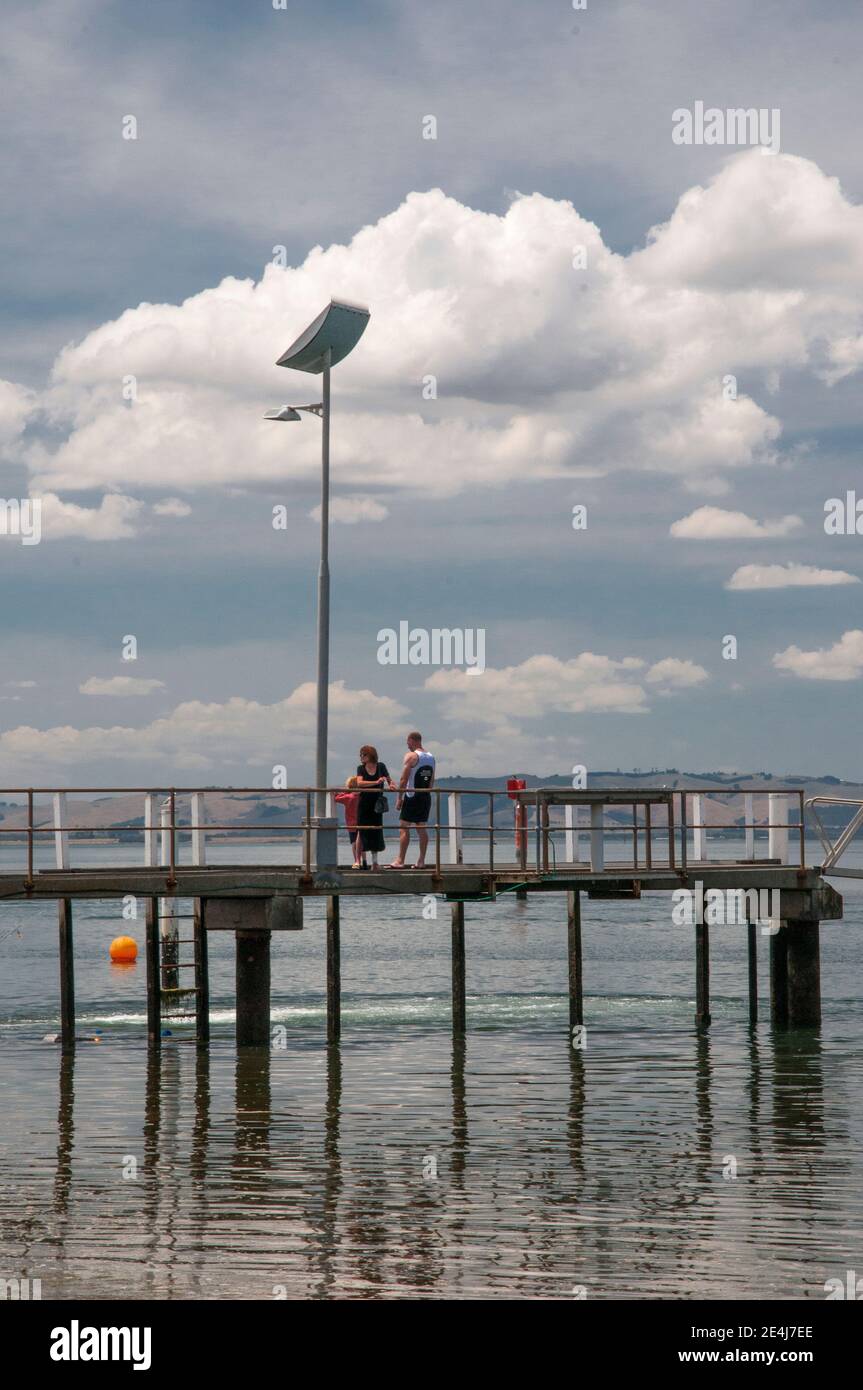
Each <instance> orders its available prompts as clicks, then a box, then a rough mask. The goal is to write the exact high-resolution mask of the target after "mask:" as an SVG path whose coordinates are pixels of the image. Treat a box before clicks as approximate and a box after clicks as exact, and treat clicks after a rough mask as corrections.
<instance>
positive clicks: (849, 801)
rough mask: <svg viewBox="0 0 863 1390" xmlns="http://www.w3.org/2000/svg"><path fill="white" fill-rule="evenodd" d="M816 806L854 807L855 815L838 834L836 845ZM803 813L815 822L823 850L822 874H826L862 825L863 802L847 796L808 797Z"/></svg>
mask: <svg viewBox="0 0 863 1390" xmlns="http://www.w3.org/2000/svg"><path fill="white" fill-rule="evenodd" d="M816 806H856V807H857V813H856V815H853V816H852V817H851V819H850V821H849V822H848V824H847V825H846V826H845V827H844V828H843V829H842V831H841V832H840V834H839V836H838V838H837V840H836V843H835V844H834V843H833V841H832V840H831V839H830V836H829V835H828V833H827V828H826V826H825V825H824V822H823V821H822V819H821V817H820V816H819V814H818V812H817V811H816V810H815V807H816ZM803 809H804V812H805V811H809V812H811V815H812V819H813V820H814V821H815V828H816V830H817V832H818V838H819V840H820V841H821V846H822V848H823V850H824V859H823V860H822V863H821V869H822V872H824V873H827V872H829V870H830V869H833V868H835V866H836V865H837V864H838V863H839V860H840V859H841V858H842V855H843V854H844V853H845V851H846V849H847V848H848V846H849V845H850V843H851V841H852V840H853V839H854V836H855V835H856V834H857V831H858V830H859V829H860V826H861V825H863V800H861V799H860V798H859V797H848V796H810V797H807V798H806V801H805V802H804V806H803Z"/></svg>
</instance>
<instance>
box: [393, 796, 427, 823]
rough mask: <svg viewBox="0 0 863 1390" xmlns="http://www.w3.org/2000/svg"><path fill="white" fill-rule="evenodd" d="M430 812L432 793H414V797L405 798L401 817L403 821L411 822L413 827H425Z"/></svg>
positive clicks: (400, 813)
mask: <svg viewBox="0 0 863 1390" xmlns="http://www.w3.org/2000/svg"><path fill="white" fill-rule="evenodd" d="M430 810H431V792H414V794H413V796H406V797H405V799H404V801H403V802H402V809H401V810H400V811H399V816H400V817H401V819H402V820H406V821H410V823H411V825H425V823H426V821H427V820H428V818H429V812H430Z"/></svg>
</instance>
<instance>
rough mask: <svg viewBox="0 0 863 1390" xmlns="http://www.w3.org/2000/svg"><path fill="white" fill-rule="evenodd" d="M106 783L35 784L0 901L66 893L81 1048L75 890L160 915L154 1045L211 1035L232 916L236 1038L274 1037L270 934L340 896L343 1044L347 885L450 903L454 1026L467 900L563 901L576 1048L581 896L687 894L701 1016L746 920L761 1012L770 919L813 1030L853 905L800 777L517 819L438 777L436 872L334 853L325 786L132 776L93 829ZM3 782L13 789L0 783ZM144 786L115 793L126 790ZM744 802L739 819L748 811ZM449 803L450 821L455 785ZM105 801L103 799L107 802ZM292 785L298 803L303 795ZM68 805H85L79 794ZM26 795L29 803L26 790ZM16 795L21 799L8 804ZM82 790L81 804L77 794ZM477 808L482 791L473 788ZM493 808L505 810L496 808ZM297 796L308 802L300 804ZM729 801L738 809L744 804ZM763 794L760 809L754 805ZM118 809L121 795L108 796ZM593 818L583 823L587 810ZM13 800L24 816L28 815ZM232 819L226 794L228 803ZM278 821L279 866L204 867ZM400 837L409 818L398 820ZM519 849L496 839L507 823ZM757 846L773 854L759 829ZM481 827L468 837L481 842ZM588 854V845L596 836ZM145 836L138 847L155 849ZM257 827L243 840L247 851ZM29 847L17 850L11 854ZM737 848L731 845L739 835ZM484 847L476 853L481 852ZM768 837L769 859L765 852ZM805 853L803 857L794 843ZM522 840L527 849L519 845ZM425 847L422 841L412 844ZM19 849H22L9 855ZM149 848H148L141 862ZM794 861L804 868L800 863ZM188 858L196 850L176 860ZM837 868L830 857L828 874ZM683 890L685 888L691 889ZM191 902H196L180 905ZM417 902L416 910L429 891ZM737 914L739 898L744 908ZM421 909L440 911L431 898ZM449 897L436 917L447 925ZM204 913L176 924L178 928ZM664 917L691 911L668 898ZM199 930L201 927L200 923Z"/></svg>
mask: <svg viewBox="0 0 863 1390" xmlns="http://www.w3.org/2000/svg"><path fill="white" fill-rule="evenodd" d="M97 790H98V791H99V794H100V800H99V802H98V803H90V804H89V806H88V805H87V804H86V803H85V810H87V811H88V814H89V811H92V806H93V804H96V805H98V807H99V810H100V813H101V812H102V811H103V810H104V807H105V802H106V801H108V802H109V803H110V801H111V797H110V796H107V797H106V796H105V793H106V792H110V791H111V790H112V789H101V788H100V789H68V790H57V789H43V790H39V791H36V790H35V789H27V790H26V791H25V792H23V793H21V792H19V793H18V794H19V795H20V796H22V797H26V801H23V802H22V803H21V806H22V809H21V812H20V814H17V813H16V812H13V813H12V814H11V815H10V814H8V813H7V815H6V817H5V819H4V820H3V822H2V823H0V839H2V837H3V836H4V835H5V836H7V837H9V838H7V840H6V841H5V844H6V848H7V850H8V849H9V847H10V846H11V847H12V848H13V855H12V856H11V857H12V858H20V860H21V861H22V862H20V863H18V864H15V863H13V864H11V865H9V864H7V865H6V866H5V867H3V868H2V869H0V906H2V902H3V901H4V900H5V901H6V902H10V901H15V900H18V901H20V900H22V899H24V900H30V901H38V900H46V899H50V900H55V901H56V902H57V903H58V919H59V946H60V1003H61V1041H62V1044H63V1047H64V1048H66V1049H69V1048H72V1047H74V1045H75V989H74V941H73V913H74V904H75V902H76V901H81V900H82V899H88V898H89V899H99V898H102V899H110V898H129V897H132V898H134V899H136V900H138V899H140V900H141V901H142V902H143V905H144V916H145V923H146V928H145V929H146V943H145V944H146V957H145V958H146V968H147V1017H148V1026H147V1037H148V1045H149V1046H150V1048H151V1049H154V1050H158V1048H159V1047H160V1046H161V1037H162V1024H163V1022H164V1021H165V1019H166V1017H174V1016H175V1015H173V1014H170V1013H169V1012H168V1011H170V1010H171V1009H172V1008H173V1009H176V1008H178V1007H185V1009H186V1012H187V1014H188V1016H190V1017H192V1016H193V1017H194V1019H195V1025H196V1038H197V1042H198V1044H199V1045H200V1046H206V1045H207V1044H208V1042H209V1037H210V1022H209V979H208V963H207V937H208V934H209V933H210V932H211V931H231V932H233V933H234V935H235V938H236V969H237V985H236V1000H237V1043H238V1045H239V1046H266V1045H268V1043H269V1041H270V948H271V939H272V937H273V935H275V934H278V933H281V932H296V931H302V930H303V925H304V923H303V916H304V914H303V904H304V902H305V900H306V899H314V898H324V899H325V901H326V959H327V1038H328V1041H330V1042H336V1041H337V1040H338V1039H339V1037H340V1033H341V1017H340V994H341V964H340V956H341V945H340V942H341V937H340V932H341V903H342V899H343V898H344V899H348V900H349V899H351V898H354V897H361V898H375V897H377V898H391V897H402V898H413V899H421V900H423V903H422V907H423V908H425V907H426V905H427V904H428V901H429V900H435V901H441V902H445V903H448V904H449V905H450V914H451V923H450V925H451V949H452V1004H453V1029H454V1031H455V1032H456V1033H461V1032H464V1030H465V1027H466V1008H465V997H466V960H465V956H466V949H465V948H466V938H465V908H466V905H467V906H472V905H475V908H476V910H477V911H482V908H483V906H484V905H486V904H488V903H490V902H494V901H496V900H497V899H499V898H501V897H502V896H504V895H508V894H514V895H515V896H516V897H518V898H520V899H525V898H527V897H528V896H529V895H532V894H536V893H543V894H544V893H563V894H565V896H566V921H567V959H568V992H569V1022H570V1030H571V1038H572V1042H573V1046H577V1045H578V1043H577V1042H576V1038H577V1037H579V1036H580V1035H581V1031H582V1029H583V1021H584V1008H583V993H584V991H583V981H584V975H583V963H582V948H581V936H582V921H581V902H582V899H583V898H585V899H587V900H596V899H599V900H602V899H615V898H619V899H633V900H637V899H638V898H640V897H641V896H642V894H644V893H651V892H652V893H671V894H673V895H674V900H675V902H679V901H680V899H681V898H683V899H685V903H686V905H687V908H688V911H689V912H690V915H689V916H687V917H685V919H684V920H685V924H686V925H690V926H691V927H692V929H693V932H694V947H695V1020H696V1024H697V1025H698V1026H699V1027H705V1026H707V1025H708V1024H709V1023H710V928H711V926H713V925H735V924H738V925H739V926H740V927H741V929H742V930H743V931H745V932H746V935H747V942H748V968H749V979H748V982H749V1019H750V1022H751V1023H754V1022H756V1021H757V1018H758V974H757V933H758V931H759V930H760V931H761V932H763V933H765V934H767V935H768V936H769V942H770V1002H771V1020H772V1022H773V1024H774V1025H775V1026H776V1027H811V1026H815V1025H817V1024H818V1023H819V1022H820V1018H821V989H820V924H821V922H822V921H836V920H838V919H839V918H841V916H842V909H843V904H842V898H841V896H840V895H839V893H837V892H836V890H835V889H834V888H833V887H832V885H831V884H829V883H828V882H827V881H826V879H825V877H824V871H823V867H822V866H821V865H818V864H812V863H806V841H805V834H804V809H805V808H804V802H803V794H802V792H801V791H800V790H799V789H798V788H793V789H792V788H776V787H773V786H771V787H769V788H762V789H757V788H752V789H751V790H747V791H746V792H745V793H740V792H739V791H734V792H728V793H726V797H727V798H729V799H728V800H726V803H725V808H724V809H725V811H726V813H727V814H726V816H725V820H724V822H722V823H720V824H717V823H716V821H715V820H714V821H713V822H710V821H709V817H708V808H707V800H708V798H710V799H712V800H713V802H714V805H713V806H712V807H711V808H710V814H711V815H714V816H715V815H716V814H717V807H716V803H717V802H718V801H719V798H720V796H721V795H722V792H721V791H718V790H717V789H716V788H710V789H705V791H704V792H692V791H690V790H686V791H675V790H669V789H667V788H645V789H643V790H639V791H633V790H632V789H629V788H627V789H619V788H613V789H603V790H591V791H576V790H570V789H568V788H557V787H551V788H542V787H538V788H533V789H532V790H530V791H524V790H519V791H516V792H515V793H514V794H513V793H510V795H509V800H510V801H514V802H515V803H516V805H515V808H514V812H513V808H510V815H513V819H514V825H513V822H512V821H510V825H509V826H504V825H503V824H502V823H501V803H502V804H503V805H504V806H505V805H507V804H508V803H507V802H506V800H505V799H504V794H502V793H501V792H499V791H489V790H487V789H485V790H474V789H467V790H461V791H458V792H452V791H447V790H446V789H444V788H435V789H434V791H433V793H432V795H433V800H434V816H433V820H432V821H431V823H430V825H429V832H430V840H429V862H428V863H427V864H426V866H424V867H423V868H422V869H416V868H413V869H409V868H405V869H387V868H379V869H369V870H359V869H352V868H350V867H348V866H347V865H345V864H339V862H338V859H339V853H338V850H339V844H338V834H339V828H338V823H337V822H336V821H335V820H334V819H333V818H331V817H328V816H324V817H320V818H319V817H315V816H313V815H312V804H313V799H314V798H315V796H316V789H315V788H286V789H284V791H282V792H279V793H274V792H272V791H271V790H270V789H253V788H251V789H250V788H244V789H231V788H225V789H219V788H206V789H194V788H184V789H180V788H172V789H170V790H169V791H167V793H165V792H163V791H159V790H153V789H137V793H135V794H140V795H142V796H143V807H142V810H143V814H142V815H141V816H140V817H137V816H135V817H134V818H133V817H128V816H127V818H126V819H124V820H120V821H117V820H116V819H115V820H114V821H113V822H112V824H111V825H104V824H100V825H98V826H95V827H94V825H93V823H92V815H89V819H88V818H87V815H84V821H85V824H82V823H81V816H82V814H83V813H82V812H81V811H80V810H79V813H78V824H77V825H76V818H75V806H74V798H75V797H82V796H84V795H85V794H94V793H95V792H96V791H97ZM2 794H3V793H2V790H0V795H2ZM132 794H133V793H129V792H123V791H121V790H116V791H115V792H114V795H115V796H116V797H120V796H126V797H127V798H128V797H129V796H130V795H132ZM262 795H263V796H265V797H267V798H268V800H269V801H273V800H276V799H277V798H278V797H279V796H281V797H283V798H287V799H288V812H287V813H286V814H288V815H289V816H290V808H291V805H292V806H293V812H294V817H295V818H294V819H293V820H291V819H290V818H289V819H288V820H287V821H286V822H284V823H280V824H278V825H276V824H273V822H272V820H269V819H268V820H267V822H266V825H265V826H263V827H262V826H261V824H260V823H258V824H255V825H250V824H248V821H246V822H241V823H237V821H236V820H234V821H233V822H232V823H230V824H225V823H223V822H222V821H218V822H214V821H213V820H212V819H211V818H208V815H207V807H206V802H207V799H208V798H209V799H210V802H211V804H212V803H213V801H214V799H215V798H217V797H218V798H221V801H220V804H221V806H222V807H223V808H224V806H225V804H226V802H225V799H226V798H228V799H229V800H230V798H234V799H235V800H236V802H237V803H238V804H239V805H240V806H241V807H242V810H243V814H244V815H246V816H248V805H249V803H250V802H253V801H254V798H256V797H257V798H260V797H261V796H262ZM735 796H736V797H737V800H738V801H739V802H740V803H741V809H742V814H741V815H739V816H738V815H737V814H736V809H735V807H736V803H733V802H732V801H731V799H730V798H733V797H735ZM444 797H445V798H446V819H444V816H443V810H444V807H443V798H444ZM471 797H473V798H481V799H482V801H483V802H484V804H485V805H486V806H487V812H486V811H485V810H484V811H483V813H482V818H481V819H480V817H479V815H477V814H471V813H467V814H465V813H464V811H463V808H464V805H465V802H466V801H467V799H469V798H471ZM103 798H104V799H103ZM291 798H293V802H292V803H291V800H290V799H291ZM795 798H796V799H797V801H798V820H797V822H796V823H794V822H793V821H792V819H791V814H790V809H789V808H790V804H791V802H792V801H793V800H794V799H795ZM70 802H71V803H72V804H70ZM13 804H14V803H13ZM6 805H7V807H8V805H9V803H8V802H7V803H6ZM80 805H81V803H80V802H79V807H80ZM473 805H474V806H476V805H477V802H476V801H474V803H473ZM496 805H497V820H495V808H496ZM298 807H299V814H297V808H298ZM729 808H730V809H729ZM759 808H760V814H759ZM109 810H110V805H109ZM581 810H584V811H585V812H586V815H587V819H586V820H584V822H583V823H582V820H581V816H580V811H581ZM16 815H17V818H16ZM223 815H224V809H223ZM815 819H816V823H817V825H818V828H819V834H820V836H821V839H822V843H824V845H825V850H826V851H827V854H826V857H825V864H829V865H831V866H832V865H835V863H836V862H837V860H838V857H839V855H840V854H841V853H842V852H844V848H845V846H846V845H847V843H849V841H850V838H851V837H852V835H853V833H854V832H855V831H856V828H857V826H858V825H863V809H860V811H859V814H858V815H856V816H854V817H853V818H852V820H851V822H850V824H849V827H848V828H847V829H846V830H845V831H843V832H842V834H841V835H840V836H839V838H838V839H837V842H836V845H835V846H834V845H832V844H831V843H830V842H829V838H828V837H826V832H825V831H824V827H823V824H822V823H821V822H820V820H819V819H818V817H817V815H816V817H815ZM262 829H263V830H265V831H266V832H267V833H268V834H271V833H272V832H274V831H278V832H282V833H283V834H284V837H285V848H284V851H282V850H280V849H279V847H278V846H276V847H275V849H274V848H273V847H272V845H271V846H269V849H268V853H267V854H266V855H263V856H262V857H263V858H273V857H276V858H281V857H284V859H285V860H286V861H291V860H299V862H284V863H275V864H274V863H264V862H261V863H255V862H251V863H249V862H245V863H234V864H231V863H218V864H215V863H208V862H207V853H208V851H207V843H208V841H209V842H210V844H215V843H216V842H218V844H219V853H220V857H225V847H226V845H228V844H230V843H232V841H231V839H230V837H231V836H232V835H235V836H238V837H240V838H242V836H243V835H244V834H248V832H249V831H252V832H253V833H254V832H258V833H260V832H261V831H262ZM386 829H387V831H388V833H390V834H392V833H393V831H394V830H395V829H396V827H394V826H392V825H390V826H387V827H386ZM729 830H732V831H734V832H735V833H740V832H742V834H743V836H744V840H745V858H742V859H733V860H732V859H729V858H727V857H726V856H725V855H724V854H722V855H721V856H720V857H714V858H711V854H710V850H711V849H712V848H714V849H715V844H714V845H712V844H711V843H710V837H711V836H714V837H718V835H719V834H723V835H724V834H726V833H728V831H729ZM109 831H113V833H114V834H115V835H117V834H121V835H122V836H123V837H124V838H123V842H122V843H123V852H122V856H120V855H118V854H116V853H115V854H113V855H112V860H113V861H116V860H117V859H118V858H119V857H122V858H123V859H128V862H124V863H117V862H112V863H111V864H110V865H106V866H86V865H81V866H75V867H73V865H72V863H71V855H72V850H73V848H74V849H77V846H78V844H79V843H80V839H81V837H82V836H90V837H92V836H93V834H94V833H100V832H109ZM513 834H514V837H515V838H514V841H513V840H509V843H508V851H509V853H508V856H507V859H506V860H505V859H503V857H502V854H501V847H502V845H503V844H505V843H506V841H507V839H508V837H509V836H510V835H513ZM45 836H50V837H53V840H54V850H55V864H54V866H53V867H44V866H42V865H41V864H40V863H39V862H38V861H39V860H40V859H41V858H44V855H43V854H41V853H40V851H39V849H38V848H37V846H41V845H42V844H43V843H44V841H43V840H42V839H41V837H45ZM616 836H623V837H624V840H623V844H624V845H625V846H626V850H627V852H626V853H625V854H623V855H622V856H621V854H620V853H615V857H614V858H613V859H611V858H608V859H607V857H606V854H607V849H608V848H609V845H611V846H612V847H614V848H615V850H617V849H619V847H620V845H621V841H620V840H619V839H615V837H616ZM759 836H761V837H763V838H762V839H761V849H762V857H758V854H757V851H758V847H759V846H758V843H757V837H759ZM471 837H473V843H471ZM583 840H585V841H586V853H585V854H584V856H583V857H582V853H581V848H582V841H583ZM136 843H137V845H138V846H140V845H143V856H141V854H140V848H136ZM248 844H249V842H248V840H246V847H247V848H248ZM16 845H17V847H18V851H19V852H18V854H15V853H14V850H15V847H16ZM726 848H727V846H725V845H723V846H722V849H723V850H725V849H726ZM477 849H479V851H480V854H479V856H478V860H477V861H476V862H470V855H471V853H474V854H476V851H477ZM764 849H766V850H767V855H766V857H763V850H764ZM794 849H796V854H795V853H794V852H793V850H794ZM513 851H514V853H515V862H512V859H511V858H510V857H509V856H510V855H512V853H513ZM415 855H416V850H415V849H414V857H415ZM8 857H9V856H8V855H7V858H8ZM141 858H143V861H144V862H143V863H141ZM795 858H796V863H795V862H791V861H792V860H793V859H795ZM188 859H191V861H192V862H191V863H189V862H181V860H186V861H187V860H188ZM831 871H832V872H836V870H835V868H833V869H831ZM681 890H683V891H681ZM183 900H191V902H192V905H193V906H192V911H191V912H182V911H180V910H179V906H178V905H179V904H181V902H182V901H183ZM418 906H419V905H418ZM729 909H730V912H729ZM423 916H424V917H425V916H426V913H425V911H424V912H423ZM436 916H437V911H436V909H435V910H434V911H433V912H431V913H430V919H431V920H430V921H429V928H430V930H431V931H433V930H434V929H435V928H434V919H435V918H436ZM184 920H188V921H190V922H191V927H190V928H189V929H188V930H187V931H186V932H185V933H182V932H181V925H180V924H181V923H182V922H183V921H184ZM669 920H670V921H674V922H676V923H678V924H683V923H682V922H681V918H680V917H673V916H672V915H671V912H670V913H669ZM189 930H190V931H191V935H189ZM184 943H185V944H192V945H193V947H194V951H193V959H192V960H191V961H190V960H188V959H186V960H182V959H181V953H180V949H179V948H180V945H181V944H184ZM189 969H192V970H194V983H193V984H184V983H183V981H182V978H181V972H182V971H183V970H189Z"/></svg>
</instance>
